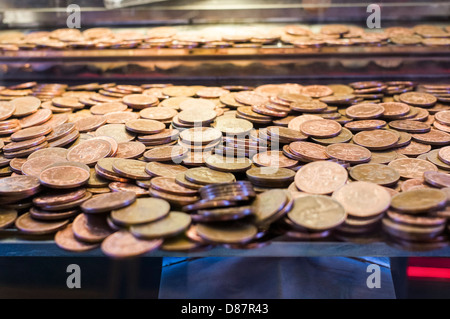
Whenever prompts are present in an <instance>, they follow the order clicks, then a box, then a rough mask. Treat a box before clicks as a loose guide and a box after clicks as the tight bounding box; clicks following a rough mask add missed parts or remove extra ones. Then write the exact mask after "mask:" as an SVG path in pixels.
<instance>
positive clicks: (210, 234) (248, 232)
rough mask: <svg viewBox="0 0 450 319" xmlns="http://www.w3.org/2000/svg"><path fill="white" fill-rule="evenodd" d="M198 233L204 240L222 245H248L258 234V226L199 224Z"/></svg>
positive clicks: (244, 224)
mask: <svg viewBox="0 0 450 319" xmlns="http://www.w3.org/2000/svg"><path fill="white" fill-rule="evenodd" d="M196 231H197V234H198V235H199V236H200V237H201V238H203V239H204V240H206V241H208V242H211V243H220V244H224V243H230V244H234V243H236V244H240V243H247V242H249V241H251V240H252V239H253V238H254V237H255V236H256V234H257V228H256V226H254V225H252V224H246V223H217V224H216V223H214V224H198V225H197V226H196Z"/></svg>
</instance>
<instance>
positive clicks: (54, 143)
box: [48, 130, 80, 151]
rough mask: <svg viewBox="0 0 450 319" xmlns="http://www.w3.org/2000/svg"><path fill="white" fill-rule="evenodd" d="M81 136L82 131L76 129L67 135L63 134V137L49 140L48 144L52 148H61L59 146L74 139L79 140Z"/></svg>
mask: <svg viewBox="0 0 450 319" xmlns="http://www.w3.org/2000/svg"><path fill="white" fill-rule="evenodd" d="M79 137H80V133H79V132H78V131H77V130H74V131H72V132H71V133H69V134H67V135H66V136H63V137H61V138H58V139H56V140H53V141H51V142H49V144H48V145H49V147H51V148H59V147H62V146H66V145H68V144H70V143H72V142H73V141H75V140H77V139H78V138H79ZM66 151H67V150H66Z"/></svg>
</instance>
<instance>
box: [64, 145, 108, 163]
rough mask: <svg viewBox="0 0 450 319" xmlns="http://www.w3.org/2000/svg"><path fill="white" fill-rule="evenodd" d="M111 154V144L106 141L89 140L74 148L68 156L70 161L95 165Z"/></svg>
mask: <svg viewBox="0 0 450 319" xmlns="http://www.w3.org/2000/svg"><path fill="white" fill-rule="evenodd" d="M110 153H111V144H110V143H108V142H107V141H104V140H98V139H97V140H87V141H84V142H82V143H80V144H78V145H76V146H75V147H73V148H72V149H71V150H70V151H69V153H68V154H67V159H68V160H69V161H74V162H80V163H84V164H86V165H94V164H95V163H96V162H97V161H98V160H100V159H102V158H104V157H106V156H108V155H109V154H110Z"/></svg>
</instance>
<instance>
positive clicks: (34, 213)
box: [30, 207, 80, 221]
mask: <svg viewBox="0 0 450 319" xmlns="http://www.w3.org/2000/svg"><path fill="white" fill-rule="evenodd" d="M79 213H80V211H79V210H78V209H72V210H68V211H58V212H50V211H44V210H40V209H37V208H36V207H32V208H30V214H31V217H33V218H34V219H37V220H42V221H47V220H62V219H68V218H72V217H74V216H77V215H78V214H79Z"/></svg>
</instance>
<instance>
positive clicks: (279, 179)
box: [246, 167, 295, 187]
mask: <svg viewBox="0 0 450 319" xmlns="http://www.w3.org/2000/svg"><path fill="white" fill-rule="evenodd" d="M246 175H247V178H248V179H249V181H251V182H252V184H253V185H258V186H263V187H264V186H267V187H286V186H287V185H289V184H290V183H291V182H292V181H293V180H294V176H295V172H294V171H293V170H291V169H288V168H283V167H252V168H250V169H249V170H247V171H246Z"/></svg>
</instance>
